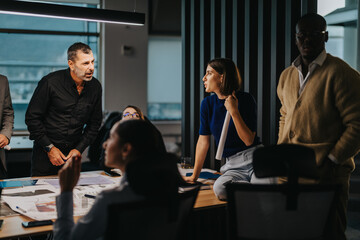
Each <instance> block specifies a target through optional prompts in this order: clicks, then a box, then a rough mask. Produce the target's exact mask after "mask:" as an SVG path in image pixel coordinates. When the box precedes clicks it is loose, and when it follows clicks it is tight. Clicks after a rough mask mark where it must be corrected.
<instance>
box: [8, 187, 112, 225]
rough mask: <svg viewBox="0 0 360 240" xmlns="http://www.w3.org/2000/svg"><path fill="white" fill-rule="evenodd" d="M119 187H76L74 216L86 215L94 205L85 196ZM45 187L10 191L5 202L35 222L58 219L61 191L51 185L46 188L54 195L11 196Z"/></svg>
mask: <svg viewBox="0 0 360 240" xmlns="http://www.w3.org/2000/svg"><path fill="white" fill-rule="evenodd" d="M115 186H117V185H116V184H108V185H90V186H76V187H75V189H74V191H73V197H74V216H82V215H85V214H86V213H87V212H88V211H89V210H90V208H91V206H92V205H93V203H94V201H95V200H94V199H88V198H85V197H84V195H85V194H91V195H95V196H96V195H98V194H99V193H100V192H102V191H103V190H105V189H109V188H111V187H115ZM44 187H45V186H44V185H41V186H32V187H23V188H17V189H9V191H6V192H5V194H6V195H7V196H3V197H2V198H3V200H4V202H6V203H7V204H8V205H9V207H10V208H11V209H12V210H14V211H15V212H18V213H20V214H22V215H25V216H28V217H30V218H32V219H35V220H46V219H56V217H57V212H56V200H55V199H56V196H57V195H58V194H59V189H56V188H54V187H52V186H51V185H48V186H46V188H49V189H51V190H52V193H48V194H41V195H35V194H34V195H28V196H21V197H19V196H9V195H10V194H14V193H15V190H16V192H17V193H18V194H19V195H24V194H21V193H27V192H30V191H33V192H36V191H40V190H44Z"/></svg>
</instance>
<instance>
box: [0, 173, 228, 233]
mask: <svg viewBox="0 0 360 240" xmlns="http://www.w3.org/2000/svg"><path fill="white" fill-rule="evenodd" d="M100 174H102V175H103V173H100ZM53 177H54V176H53ZM21 179H22V180H23V179H25V178H21ZM27 179H33V178H27ZM36 179H39V178H36ZM11 180H17V179H11ZM225 205H226V202H224V201H220V200H218V199H217V197H216V196H215V195H214V192H213V190H212V185H210V189H206V190H201V191H200V192H199V195H198V197H197V199H196V202H195V205H194V211H202V210H208V209H212V208H219V207H222V208H224V207H225ZM79 218H81V216H75V217H74V220H75V221H77V220H78V219H79ZM1 219H3V220H4V222H3V225H2V228H1V230H0V239H7V238H16V237H26V236H33V235H39V234H46V233H50V232H51V231H52V228H53V227H52V226H51V225H50V226H41V227H31V228H24V227H22V224H21V223H22V222H24V221H32V220H33V219H31V218H29V217H26V216H24V215H12V216H5V217H1Z"/></svg>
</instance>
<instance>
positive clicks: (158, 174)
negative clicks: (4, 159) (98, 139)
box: [54, 120, 181, 239]
mask: <svg viewBox="0 0 360 240" xmlns="http://www.w3.org/2000/svg"><path fill="white" fill-rule="evenodd" d="M159 144H160V143H159V139H158V138H157V137H156V134H155V130H154V128H153V126H152V125H151V123H149V122H146V121H143V120H129V121H122V122H118V123H116V124H115V125H114V126H113V128H112V129H111V132H110V138H109V139H108V140H107V141H106V142H105V143H104V149H105V164H106V166H108V167H113V168H119V169H120V170H121V171H122V173H123V177H122V179H121V181H120V186H118V187H116V188H114V189H111V190H106V191H103V192H102V193H100V194H99V195H98V196H97V197H96V200H95V203H94V205H93V207H92V208H91V209H90V211H89V212H88V214H86V215H85V216H84V217H82V218H81V219H80V220H79V221H78V222H77V223H76V224H75V223H74V220H73V193H72V191H73V189H74V187H75V186H76V183H77V181H78V179H79V175H80V166H81V159H80V158H72V159H70V160H69V161H67V162H66V164H65V165H64V167H63V168H62V169H61V170H60V171H59V181H60V187H61V194H60V195H59V196H58V197H57V199H56V207H57V213H58V219H57V220H56V222H55V225H54V239H97V238H99V237H102V236H103V235H104V233H105V229H106V225H107V217H108V216H107V215H108V214H107V208H108V206H109V205H111V204H114V203H127V202H134V201H140V200H144V199H146V198H154V197H158V198H161V199H176V196H177V191H178V186H179V185H180V184H181V181H180V179H181V178H180V177H179V172H178V170H177V167H176V162H175V161H171V160H170V159H168V155H167V154H166V153H164V152H162V151H159ZM152 178H156V179H157V180H159V179H160V180H159V181H161V183H162V184H153V181H150V179H152Z"/></svg>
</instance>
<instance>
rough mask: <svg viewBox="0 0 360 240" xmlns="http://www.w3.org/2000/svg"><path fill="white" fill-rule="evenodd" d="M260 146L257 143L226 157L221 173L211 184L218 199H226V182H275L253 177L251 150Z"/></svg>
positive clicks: (271, 179)
mask: <svg viewBox="0 0 360 240" xmlns="http://www.w3.org/2000/svg"><path fill="white" fill-rule="evenodd" d="M262 146H263V145H257V146H255V147H252V148H249V149H246V150H244V151H241V152H238V153H236V154H234V155H232V156H230V157H228V158H226V163H225V164H224V165H223V166H222V167H221V169H220V172H221V173H222V175H221V176H220V177H219V178H218V179H217V180H216V181H215V183H214V186H213V190H214V193H215V195H216V196H217V197H218V198H219V199H220V200H226V198H227V196H226V184H228V183H233V182H241V183H255V184H256V183H257V184H272V183H275V182H276V180H275V179H273V178H257V177H255V174H254V169H253V165H252V160H253V152H254V151H255V149H257V148H259V147H262Z"/></svg>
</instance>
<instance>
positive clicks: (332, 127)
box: [277, 54, 360, 169]
mask: <svg viewBox="0 0 360 240" xmlns="http://www.w3.org/2000/svg"><path fill="white" fill-rule="evenodd" d="M299 87H300V85H299V73H298V70H297V69H296V68H295V67H294V66H290V67H288V68H287V69H285V70H284V71H283V72H282V74H281V76H280V79H279V84H278V87H277V94H278V97H279V99H280V102H281V104H282V106H281V109H280V115H281V116H280V122H279V139H278V143H294V144H301V145H305V146H308V147H311V148H313V149H314V150H315V154H316V162H317V164H318V165H321V163H322V162H323V160H324V159H325V157H326V156H328V154H329V153H331V154H332V155H333V156H334V157H335V158H336V159H337V160H338V161H339V163H340V164H345V165H347V166H349V167H351V168H352V169H354V159H353V157H354V155H356V153H358V152H359V150H360V74H359V72H358V71H356V70H354V69H353V68H351V67H350V66H349V65H348V64H346V63H345V62H344V61H342V60H341V59H339V58H337V57H333V56H331V55H330V54H327V57H326V59H325V61H324V63H323V65H322V66H321V67H320V66H318V68H316V69H315V71H314V72H313V73H312V75H311V76H310V78H309V79H308V82H307V83H306V86H305V88H304V90H303V91H302V93H301V94H300V96H299V94H298V92H299Z"/></svg>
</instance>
